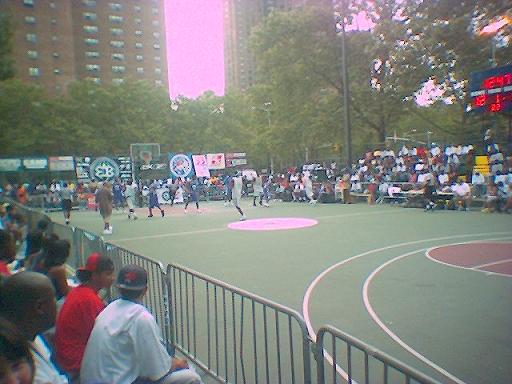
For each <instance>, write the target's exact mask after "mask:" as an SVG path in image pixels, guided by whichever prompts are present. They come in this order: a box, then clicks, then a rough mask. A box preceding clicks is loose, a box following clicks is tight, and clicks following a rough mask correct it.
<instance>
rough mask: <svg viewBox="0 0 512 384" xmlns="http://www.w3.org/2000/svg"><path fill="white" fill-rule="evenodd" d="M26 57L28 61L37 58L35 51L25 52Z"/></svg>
mask: <svg viewBox="0 0 512 384" xmlns="http://www.w3.org/2000/svg"><path fill="white" fill-rule="evenodd" d="M27 56H28V58H29V59H32V60H35V59H37V58H38V57H39V54H38V53H37V51H27Z"/></svg>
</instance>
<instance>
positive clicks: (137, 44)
mask: <svg viewBox="0 0 512 384" xmlns="http://www.w3.org/2000/svg"><path fill="white" fill-rule="evenodd" d="M142 47H143V45H142V43H135V48H138V49H142Z"/></svg>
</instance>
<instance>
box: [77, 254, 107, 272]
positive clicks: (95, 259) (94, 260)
mask: <svg viewBox="0 0 512 384" xmlns="http://www.w3.org/2000/svg"><path fill="white" fill-rule="evenodd" d="M100 257H101V255H100V254H99V253H98V252H93V253H91V254H90V255H89V257H88V258H87V262H86V263H85V266H84V267H81V268H78V270H79V271H89V272H94V271H96V270H97V269H98V263H99V261H100Z"/></svg>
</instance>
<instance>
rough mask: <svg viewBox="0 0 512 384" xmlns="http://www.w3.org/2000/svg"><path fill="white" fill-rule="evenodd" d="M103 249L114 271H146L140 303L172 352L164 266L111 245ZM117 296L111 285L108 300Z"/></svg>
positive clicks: (105, 244) (106, 244)
mask: <svg viewBox="0 0 512 384" xmlns="http://www.w3.org/2000/svg"><path fill="white" fill-rule="evenodd" d="M104 247H105V248H104V251H103V253H104V254H105V255H108V256H109V257H110V258H111V259H112V260H113V262H114V267H115V270H116V271H119V270H120V269H121V268H122V267H123V266H125V265H127V264H135V265H138V266H139V267H142V268H144V269H145V270H146V271H147V273H148V290H147V292H146V295H144V297H143V300H142V303H143V304H144V306H145V307H146V308H147V309H148V310H149V311H150V312H151V313H152V314H153V316H154V317H155V319H156V322H157V324H158V325H159V327H160V330H161V332H162V337H163V338H164V341H165V343H166V345H167V347H168V348H169V349H170V350H172V349H173V348H172V343H171V337H170V335H171V331H170V319H169V305H168V300H167V292H168V290H167V286H166V280H165V270H164V266H163V265H162V263H160V262H157V261H154V260H151V259H150V258H148V257H145V256H142V255H139V254H136V253H134V252H132V251H129V250H127V249H124V248H121V247H118V246H115V245H113V244H109V243H104ZM118 295H119V292H118V290H117V289H116V288H115V286H114V285H113V286H112V289H111V292H110V299H115V298H116V297H118Z"/></svg>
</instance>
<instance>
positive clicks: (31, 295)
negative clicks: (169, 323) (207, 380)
mask: <svg viewBox="0 0 512 384" xmlns="http://www.w3.org/2000/svg"><path fill="white" fill-rule="evenodd" d="M26 222H27V221H26V220H25V218H24V216H23V214H21V213H20V212H18V211H17V207H16V205H13V204H1V205H0V226H1V228H0V383H4V382H5V383H11V382H13V383H22V384H30V383H36V384H48V383H52V384H66V383H85V384H92V383H95V384H97V383H157V382H158V383H164V384H165V383H167V384H168V383H175V384H196V383H201V382H202V381H201V378H200V377H199V375H198V374H197V373H196V372H195V371H194V370H192V369H190V367H189V364H188V363H187V361H185V360H183V359H179V358H174V357H171V356H170V355H169V354H168V353H167V350H166V349H165V347H164V344H163V340H162V337H161V335H160V330H159V328H158V326H157V324H156V321H155V319H154V317H153V316H152V315H151V314H150V313H149V312H148V311H147V310H146V308H145V307H144V306H143V305H142V302H141V300H142V297H143V296H144V294H145V293H146V290H147V284H148V277H147V273H146V271H145V270H144V269H142V268H140V267H136V266H126V267H124V268H123V269H121V270H120V271H119V273H118V277H117V288H118V289H119V291H120V298H119V299H117V300H114V301H113V302H112V303H110V304H108V305H107V304H106V303H105V302H104V301H103V299H102V296H101V293H102V292H103V293H104V292H105V290H106V289H109V288H110V286H111V285H112V284H113V282H114V278H115V272H116V271H115V270H114V263H113V261H112V260H111V259H110V258H109V257H107V256H103V255H100V254H98V253H93V254H91V255H90V256H89V257H88V259H87V262H86V265H84V266H83V267H82V268H79V269H78V271H77V272H76V278H77V280H74V279H69V278H68V273H67V271H66V265H65V263H66V260H67V258H68V257H69V256H70V251H71V247H70V243H69V242H68V241H67V240H63V239H59V238H58V236H56V235H54V234H48V226H49V222H48V221H47V220H46V219H43V220H41V221H40V222H39V223H38V224H37V228H36V229H34V230H32V231H27V228H26ZM27 232H28V233H27ZM103 296H104V295H103ZM103 313H104V314H103ZM102 318H106V319H107V320H105V321H104V322H100V321H99V319H102ZM97 319H98V321H97ZM114 324H115V327H116V329H117V330H118V333H117V334H114V333H111V332H110V331H111V330H110V329H108V330H107V329H106V327H107V328H108V327H112V326H114ZM96 333H98V334H99V335H100V336H98V337H96V338H95V339H94V341H92V338H91V334H92V335H95V334H96ZM100 341H101V343H104V344H101V345H100V346H98V345H97V343H98V342H100ZM90 344H91V345H90ZM95 348H99V349H98V350H96V349H95ZM88 349H91V350H92V351H91V352H89V353H87V350H88ZM100 351H101V353H103V354H104V356H101V354H100ZM84 356H85V357H84ZM107 356H110V360H109V359H107ZM84 364H85V365H86V368H83V365H84Z"/></svg>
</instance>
